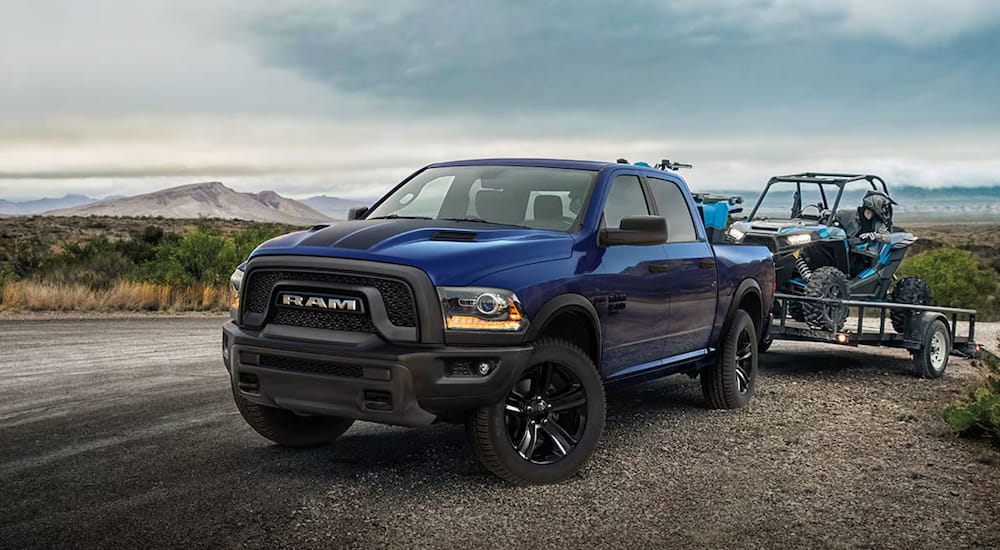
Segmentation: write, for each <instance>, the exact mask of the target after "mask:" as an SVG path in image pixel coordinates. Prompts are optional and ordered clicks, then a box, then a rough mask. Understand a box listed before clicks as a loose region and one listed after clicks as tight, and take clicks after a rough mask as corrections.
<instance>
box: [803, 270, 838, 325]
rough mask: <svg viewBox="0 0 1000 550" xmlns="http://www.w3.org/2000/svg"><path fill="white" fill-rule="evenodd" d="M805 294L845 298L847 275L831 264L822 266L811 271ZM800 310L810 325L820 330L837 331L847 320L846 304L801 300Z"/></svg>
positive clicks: (817, 296)
mask: <svg viewBox="0 0 1000 550" xmlns="http://www.w3.org/2000/svg"><path fill="white" fill-rule="evenodd" d="M804 294H805V296H812V297H814V298H835V299H838V300H847V299H848V298H850V293H849V291H848V289H847V275H845V274H844V272H843V271H841V270H839V269H837V268H836V267H832V266H824V267H821V268H819V269H817V270H816V271H813V274H812V277H810V278H809V283H808V284H807V285H806V290H805V293H804ZM802 312H803V313H804V314H805V319H806V322H807V323H809V325H810V326H812V327H815V328H818V329H821V330H832V331H839V330H840V329H842V328H844V323H845V322H846V321H847V306H843V305H835V304H823V303H818V302H802Z"/></svg>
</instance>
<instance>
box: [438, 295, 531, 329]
mask: <svg viewBox="0 0 1000 550" xmlns="http://www.w3.org/2000/svg"><path fill="white" fill-rule="evenodd" d="M437 290H438V296H439V297H440V298H441V311H442V313H443V314H444V326H445V327H446V328H448V329H451V330H499V331H511V332H512V331H518V330H521V329H523V328H524V327H526V326H528V320H527V319H525V318H524V313H523V310H522V309H521V302H520V301H519V300H518V299H517V295H516V294H514V293H513V292H511V291H509V290H503V289H500V288H484V287H474V286H469V287H459V286H439V287H438V289H437Z"/></svg>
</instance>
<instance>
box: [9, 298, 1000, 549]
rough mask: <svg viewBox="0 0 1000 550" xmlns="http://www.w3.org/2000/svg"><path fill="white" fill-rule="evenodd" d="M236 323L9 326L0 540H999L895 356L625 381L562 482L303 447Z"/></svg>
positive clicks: (839, 352)
mask: <svg viewBox="0 0 1000 550" xmlns="http://www.w3.org/2000/svg"><path fill="white" fill-rule="evenodd" d="M221 323H222V320H221V319H219V318H157V317H142V318H135V319H130V318H120V317H118V318H109V319H88V320H73V319H59V318H56V319H45V320H18V321H0V357H2V359H0V506H2V508H0V547H11V548H23V547H40V548H41V547H47V548H50V547H55V546H59V547H93V546H104V547H146V546H154V547H161V546H197V547H204V546H213V547H218V546H222V547H252V548H265V547H266V548H272V547H289V548H291V547H295V548H301V547H317V548H319V547H322V548H331V547H359V548H378V547H436V548H455V547H475V548H523V547H534V548H556V547H559V548H562V547H571V548H572V547H639V546H652V547H677V548H687V547H692V546H701V547H716V548H729V547H737V546H742V547H760V548H763V547H767V548H773V547H806V548H812V547H827V548H849V547H858V546H865V547H890V548H891V547H895V548H957V547H992V548H997V547H1000V522H998V520H997V518H1000V498H998V497H997V495H998V494H1000V453H998V452H997V451H996V450H995V449H993V448H991V447H989V446H988V445H987V444H984V443H982V442H976V441H964V440H959V439H956V438H954V437H952V436H951V435H950V434H949V433H948V431H947V429H946V427H945V425H944V424H943V422H942V421H941V420H940V414H939V411H940V409H941V407H942V406H943V405H944V404H946V403H948V402H949V401H951V400H953V399H956V398H957V397H959V396H960V395H962V394H963V393H964V392H965V391H966V388H967V387H968V386H969V385H970V384H971V382H972V381H973V380H974V379H975V378H976V376H977V372H976V369H975V368H974V367H973V366H971V365H970V364H969V363H968V362H966V361H961V360H954V359H953V362H952V364H951V365H950V366H949V369H948V372H947V374H946V376H945V378H943V379H941V380H918V379H916V378H912V377H911V376H910V375H909V373H908V370H907V369H908V366H909V363H908V361H907V360H906V356H905V355H904V354H903V353H901V352H898V351H890V350H864V351H861V350H857V349H852V348H844V347H830V346H815V345H801V344H791V343H784V342H779V343H777V344H775V346H774V347H773V348H772V352H771V353H768V354H767V355H766V356H765V362H764V365H763V368H762V372H761V378H760V380H759V391H758V395H757V396H756V397H755V400H754V402H753V404H752V406H751V408H750V409H749V410H745V411H741V412H716V411H709V410H706V409H705V408H704V406H703V404H702V400H701V396H700V389H699V385H698V383H697V380H690V379H688V378H687V377H685V376H675V377H670V378H667V379H664V380H660V381H656V382H651V383H646V384H643V385H640V386H637V387H632V388H629V389H626V390H620V391H616V392H613V393H611V394H610V395H609V397H608V405H609V420H608V424H607V430H606V433H605V436H604V438H603V440H602V442H601V445H600V447H599V449H598V451H597V454H596V455H595V456H594V458H593V459H592V460H591V461H590V463H589V465H588V467H587V468H586V469H585V470H584V471H583V472H582V473H581V475H579V476H578V477H576V478H574V479H573V480H571V481H570V482H568V483H565V484H563V485H559V486H548V487H527V488H513V487H509V486H506V485H504V484H503V483H501V482H499V481H497V480H496V479H494V478H493V477H491V476H490V475H488V474H486V473H485V472H484V471H483V470H482V469H481V468H480V467H479V466H478V464H477V463H476V462H475V460H474V458H473V457H472V454H471V452H470V451H469V449H468V448H467V446H466V443H465V440H464V434H463V431H462V429H461V428H460V427H457V426H450V425H437V426H432V427H429V428H425V429H417V430H407V429H402V428H390V427H383V426H376V425H371V424H361V423H359V424H357V425H355V427H354V428H352V429H351V430H350V431H349V432H348V433H347V434H346V435H345V436H344V437H343V438H342V439H341V440H340V441H338V442H337V443H336V444H335V445H332V446H330V447H327V448H323V449H318V450H313V451H305V452H302V451H297V452H296V451H288V450H283V449H279V448H276V447H273V446H271V445H269V444H268V443H267V442H265V441H264V440H262V439H260V438H259V437H258V436H257V435H256V434H254V433H252V432H251V430H250V429H249V428H248V427H247V426H245V425H244V423H243V421H242V420H241V419H240V417H239V415H238V413H237V412H236V409H235V406H234V405H233V404H232V401H231V397H230V396H229V390H228V387H227V379H226V373H225V370H224V368H223V367H222V364H221V362H220V359H219V353H218V352H219V349H218V348H219V345H218V341H219V327H220V325H221Z"/></svg>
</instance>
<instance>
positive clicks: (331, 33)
mask: <svg viewBox="0 0 1000 550" xmlns="http://www.w3.org/2000/svg"><path fill="white" fill-rule="evenodd" d="M875 4H877V5H874V4H871V3H868V2H863V1H861V0H848V1H844V0H839V1H836V2H834V1H829V2H823V1H816V2H809V3H798V4H793V3H786V2H733V1H732V0H705V1H703V2H688V1H680V0H641V1H638V2H635V3H630V4H626V5H608V4H605V3H602V2H597V1H593V0H591V1H583V2H579V1H570V0H556V1H555V2H551V3H546V4H544V5H527V6H510V5H464V4H459V5H446V4H442V3H439V2H434V1H433V0H412V1H409V2H401V1H391V2H385V3H377V4H372V3H367V2H356V1H355V2H351V1H347V2H344V1H336V2H334V1H322V0H320V1H317V0H290V1H289V2H283V3H281V4H280V5H275V4H274V3H271V2H264V1H263V0H250V1H245V2H233V1H230V0H223V1H219V2H215V3H204V2H195V1H194V0H177V1H174V2H146V3H135V2H127V1H125V0H115V1H110V2H105V3H101V4H99V5H91V4H79V3H76V2H72V1H70V0H52V1H47V2H42V3H32V4H19V3H9V4H7V5H5V6H3V7H0V36H2V37H3V38H2V39H0V40H2V43H3V47H2V48H0V67H2V68H3V71H4V74H5V77H6V82H7V85H5V86H4V87H2V88H0V197H5V198H16V199H18V200H25V199H37V198H42V197H45V196H49V197H52V196H62V195H64V194H68V193H70V194H84V195H88V196H92V197H103V196H107V195H129V196H133V195H138V194H143V193H147V192H151V191H154V190H157V189H162V188H165V187H171V186H174V185H178V184H182V183H189V182H192V181H204V180H218V181H224V182H226V184H227V185H229V186H230V187H232V188H234V189H237V190H240V191H243V190H259V189H273V190H274V191H276V192H278V193H280V194H282V195H283V196H288V197H309V196H314V195H320V194H330V195H336V196H343V197H358V196H370V195H372V194H373V193H372V192H371V189H373V188H374V189H379V190H381V189H386V188H388V187H389V186H391V185H392V184H393V183H395V182H398V181H400V180H401V179H403V178H404V177H405V176H407V175H408V174H409V173H411V172H412V171H413V170H415V169H416V168H419V167H420V166H423V165H426V164H428V163H431V162H436V161H442V160H448V159H455V158H475V157H479V158H482V157H504V156H529V157H560V158H595V159H609V160H614V159H616V158H619V157H625V158H628V159H630V160H632V161H637V160H645V161H647V162H651V163H652V162H657V161H659V160H660V159H661V158H671V159H675V160H680V161H683V162H689V163H692V164H694V165H695V166H696V167H698V170H697V175H691V176H690V177H688V178H686V179H688V180H689V183H690V184H691V185H692V187H694V188H697V189H704V190H711V189H732V188H735V189H741V190H752V189H754V188H757V187H759V186H760V185H762V184H763V182H764V181H766V178H767V177H768V176H770V175H773V174H776V173H792V172H800V171H805V170H823V171H845V170H849V171H860V172H869V173H877V174H881V175H882V176H883V177H885V178H886V180H887V181H889V182H890V184H891V185H895V186H903V185H912V186H917V187H928V188H935V187H951V186H957V187H974V186H994V185H1000V155H998V154H997V151H1000V106H998V104H997V102H996V97H998V96H1000V70H998V68H997V65H996V63H995V61H994V60H993V56H992V52H995V51H997V49H998V48H1000V4H998V3H996V2H991V1H988V0H955V1H954V2H951V3H948V4H942V3H940V2H935V1H932V0H915V1H909V2H904V1H902V0H886V1H884V2H878V3H875ZM455 28H463V29H475V31H476V32H475V33H455V32H452V30H453V29H455ZM371 36H379V37H380V39H379V40H378V41H372V40H371V39H370V37H371ZM122 43H128V45H129V47H127V48H123V47H121V44H122ZM29 53H30V54H29ZM182 180H183V181H182ZM754 182H760V183H759V184H758V183H754Z"/></svg>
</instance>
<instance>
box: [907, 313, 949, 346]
mask: <svg viewBox="0 0 1000 550" xmlns="http://www.w3.org/2000/svg"><path fill="white" fill-rule="evenodd" d="M937 320H940V321H941V322H942V323H944V326H945V327H946V328H947V329H948V335H949V338H950V339H951V340H954V339H955V329H954V327H952V326H951V323H949V322H948V318H947V317H946V316H945V315H944V314H942V313H939V312H937V311H920V312H916V313H914V314H913V315H910V317H909V320H908V321H907V322H906V328H905V330H904V334H903V337H904V342H903V347H905V348H906V349H911V350H919V349H923V347H924V343H925V342H924V335H925V334H927V327H929V326H930V324H931V323H933V322H934V321H937Z"/></svg>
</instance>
